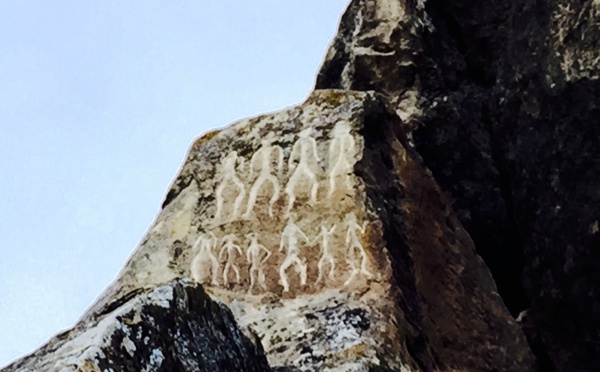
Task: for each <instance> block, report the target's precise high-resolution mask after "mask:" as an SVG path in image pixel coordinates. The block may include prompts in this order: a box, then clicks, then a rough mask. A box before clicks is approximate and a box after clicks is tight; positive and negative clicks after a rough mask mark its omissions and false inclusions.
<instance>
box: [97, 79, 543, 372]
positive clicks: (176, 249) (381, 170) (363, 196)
mask: <svg viewBox="0 0 600 372" xmlns="http://www.w3.org/2000/svg"><path fill="white" fill-rule="evenodd" d="M399 121H400V119H399V118H398V116H397V115H396V114H395V112H394V110H392V109H390V108H389V106H388V104H387V102H386V101H385V100H384V99H383V98H382V97H381V96H378V95H377V94H374V93H361V92H352V91H335V90H326V91H315V92H313V94H312V95H311V96H310V97H309V98H308V100H307V101H306V102H304V103H303V104H301V105H298V106H296V107H293V108H290V109H288V110H284V111H281V112H277V113H274V114H269V115H265V116H261V117H257V118H253V119H248V120H243V121H241V122H238V123H235V124H233V125H231V126H230V127H227V128H225V129H223V130H221V131H219V132H212V133H208V134H206V135H204V136H203V137H201V138H199V139H198V140H197V141H196V142H195V143H194V144H193V146H192V147H191V149H190V152H189V154H188V158H187V160H186V162H185V164H184V166H183V168H182V170H181V172H180V174H179V176H178V177H177V179H176V180H175V181H174V183H173V187H172V188H171V190H170V191H169V192H168V195H167V199H166V200H165V202H164V205H163V210H162V212H161V213H160V214H159V216H158V217H157V219H156V221H155V224H154V226H153V227H152V228H151V229H150V230H149V232H148V234H147V236H146V237H145V239H144V240H143V242H142V243H141V245H140V247H138V249H137V250H136V252H135V253H134V254H133V256H132V257H131V259H130V261H129V262H128V263H127V265H126V266H125V268H124V269H123V271H122V273H121V275H120V277H119V279H118V280H117V281H116V282H115V283H114V285H113V286H112V287H111V288H109V289H108V290H107V292H106V293H105V294H104V295H103V296H102V297H101V298H100V300H99V301H98V302H97V303H96V304H95V306H94V307H93V308H92V309H91V310H90V312H89V313H88V315H87V316H88V317H89V318H90V319H94V318H95V316H96V315H95V314H102V313H105V312H107V311H110V310H109V309H110V308H111V307H113V306H114V305H113V303H114V302H115V301H117V300H118V299H119V298H122V297H123V296H124V295H125V294H127V293H130V292H131V291H135V290H136V289H138V288H148V287H154V286H157V285H160V284H161V283H162V282H165V281H168V280H171V279H172V278H174V277H179V276H182V277H192V278H194V279H195V280H197V281H198V282H200V283H202V285H203V286H204V288H205V289H206V291H207V292H208V293H210V294H211V296H213V297H214V298H217V299H219V300H220V301H222V302H224V303H225V304H227V305H228V306H229V307H230V308H231V310H232V312H233V314H234V315H235V318H236V320H237V322H238V323H239V324H240V326H241V327H243V328H244V329H245V330H247V331H248V332H249V334H256V335H257V336H258V338H260V340H261V342H262V345H263V347H264V350H265V353H266V355H267V358H268V360H269V363H270V365H271V366H272V367H273V368H288V369H289V370H301V371H315V370H320V371H321V370H322V371H363V370H378V371H432V370H473V371H475V370H481V371H484V370H494V369H499V370H503V371H527V370H531V368H532V363H533V359H532V356H531V354H530V352H529V349H528V347H527V344H526V341H525V337H524V335H523V334H522V332H521V330H520V329H519V327H518V325H517V323H516V322H515V321H514V319H513V318H512V317H511V316H510V314H509V313H508V311H507V310H506V308H505V307H504V305H503V303H502V301H501V299H500V297H499V296H498V295H497V293H496V288H495V285H494V282H493V281H492V279H491V276H490V274H489V272H488V271H487V268H486V267H485V265H484V264H483V262H482V261H481V259H480V258H479V257H478V256H477V255H476V253H475V251H474V248H473V245H472V242H471V240H470V238H469V237H468V235H467V234H466V232H465V231H464V230H463V229H462V227H461V225H460V223H459V222H458V221H457V219H456V218H455V217H454V215H453V213H452V211H451V209H450V207H449V205H448V203H447V202H446V201H445V199H444V196H443V195H442V193H441V192H440V190H439V188H438V187H437V185H436V183H435V181H434V179H433V177H432V176H431V174H430V173H429V172H428V171H427V170H426V169H425V168H424V167H423V165H422V161H421V159H420V157H419V156H418V155H417V154H416V152H415V151H414V149H412V148H411V146H410V145H409V144H408V142H407V141H406V139H404V138H403V135H402V132H400V131H395V128H397V126H398V124H399Z"/></svg>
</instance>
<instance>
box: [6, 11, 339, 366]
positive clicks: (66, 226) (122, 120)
mask: <svg viewBox="0 0 600 372" xmlns="http://www.w3.org/2000/svg"><path fill="white" fill-rule="evenodd" d="M347 3H348V0H327V1H322V0H303V1H281V0H270V1H267V0H254V1H239V0H238V1H233V0H196V1H191V0H182V1H177V2H173V1H155V0H143V1H140V0H136V1H133V0H131V1H86V0H61V1H53V2H50V1H42V0H28V1H17V0H13V1H9V0H0V48H1V49H0V366H2V365H5V364H6V363H8V362H10V361H11V360H13V359H15V358H16V357H18V356H20V355H22V354H25V353H28V352H31V351H33V350H34V349H35V348H36V347H38V346H39V345H41V344H42V343H44V342H45V341H46V340H47V339H49V338H50V337H51V336H53V335H54V334H55V333H57V332H59V331H61V330H63V329H65V328H68V327H70V326H71V325H73V323H74V322H75V321H76V320H77V318H78V317H79V316H80V315H81V314H82V313H83V311H84V310H85V308H86V307H88V306H89V305H90V304H91V303H92V302H93V301H94V299H95V298H96V296H98V295H99V294H100V293H101V292H102V290H103V289H104V288H105V287H106V286H107V285H109V284H110V282H111V281H112V280H114V278H115V276H116V275H117V273H118V272H119V270H120V269H121V267H122V266H123V264H124V262H125V260H126V259H127V257H128V256H129V254H130V253H131V252H132V250H133V249H134V248H135V246H136V245H137V243H138V241H139V240H140V239H141V237H142V236H143V234H144V233H145V231H146V229H147V228H148V227H149V225H150V223H151V222H152V221H153V219H154V217H155V215H156V213H157V212H158V210H159V207H160V204H161V203H162V199H163V197H164V194H165V192H166V190H167V187H168V186H169V185H170V183H171V181H172V179H173V177H174V176H175V175H176V173H177V171H178V169H179V167H180V166H181V163H182V161H183V159H184V156H185V154H186V152H187V149H188V146H189V145H190V144H191V143H192V141H193V139H194V138H195V137H197V136H198V135H200V134H202V133H203V132H205V131H207V130H209V129H211V128H215V127H220V126H224V125H227V124H229V123H231V122H233V121H236V120H238V119H242V118H245V117H249V116H253V115H256V114H260V113H265V112H269V111H274V110H278V109H281V108H283V107H286V106H290V105H294V104H296V103H299V102H301V101H302V100H303V99H304V98H305V97H306V96H307V95H308V93H309V92H310V90H311V88H312V86H313V83H314V79H315V74H316V72H317V70H318V67H319V65H320V63H321V61H322V59H323V57H324V55H325V51H326V49H327V46H328V44H329V42H330V41H331V39H332V38H333V36H334V34H335V31H336V28H337V23H338V20H339V17H340V16H341V14H342V12H343V10H344V8H345V6H346V5H347Z"/></svg>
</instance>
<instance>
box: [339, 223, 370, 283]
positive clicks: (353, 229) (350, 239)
mask: <svg viewBox="0 0 600 372" xmlns="http://www.w3.org/2000/svg"><path fill="white" fill-rule="evenodd" d="M346 224H347V225H348V231H347V232H346V248H348V256H347V257H346V261H347V262H348V265H349V266H350V269H351V272H350V277H349V278H348V279H347V280H346V282H345V283H344V285H345V286H347V285H348V284H350V282H352V280H353V279H354V277H355V276H356V275H357V274H359V273H362V274H363V275H365V276H366V277H367V278H371V277H372V276H373V274H371V273H370V272H369V270H367V263H368V261H369V260H368V258H367V253H366V252H365V249H364V248H363V246H362V244H361V242H360V240H359V239H358V236H357V235H356V234H357V232H360V233H361V235H362V234H364V233H365V229H366V227H367V223H366V222H364V223H363V224H362V226H361V225H359V224H358V222H357V221H356V215H355V214H354V213H349V214H347V215H346ZM357 251H358V255H359V256H360V257H357V254H356V253H357ZM359 258H360V268H359V266H358V264H357V262H358V260H359Z"/></svg>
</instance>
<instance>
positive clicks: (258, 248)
mask: <svg viewBox="0 0 600 372" xmlns="http://www.w3.org/2000/svg"><path fill="white" fill-rule="evenodd" d="M246 236H247V237H248V239H250V245H249V246H248V250H247V251H246V258H247V259H248V263H249V264H250V288H248V293H252V288H253V287H254V281H255V279H254V277H255V274H257V276H258V284H259V285H260V286H261V288H262V289H264V290H266V289H267V285H266V284H265V273H264V271H263V264H264V263H265V262H266V261H267V260H268V259H269V257H271V251H270V250H268V249H267V248H266V247H265V246H264V245H262V244H260V243H259V242H258V235H257V234H256V233H250V234H247V235H246ZM261 252H265V256H264V257H263V258H262V259H261Z"/></svg>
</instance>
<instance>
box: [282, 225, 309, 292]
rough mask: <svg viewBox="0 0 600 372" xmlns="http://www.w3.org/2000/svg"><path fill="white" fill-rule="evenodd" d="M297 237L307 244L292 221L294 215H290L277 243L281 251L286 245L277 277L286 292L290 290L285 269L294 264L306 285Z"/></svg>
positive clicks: (301, 232) (304, 236)
mask: <svg viewBox="0 0 600 372" xmlns="http://www.w3.org/2000/svg"><path fill="white" fill-rule="evenodd" d="M299 238H302V239H304V241H305V242H306V243H307V244H308V243H309V239H308V237H307V236H306V234H304V232H303V231H302V230H300V228H299V227H298V226H297V225H296V224H295V223H294V216H293V215H291V216H290V218H289V220H288V223H287V225H286V226H285V228H284V229H283V231H282V233H281V242H280V243H279V251H280V252H281V251H282V250H283V248H284V247H287V252H286V256H285V258H284V259H283V262H282V263H281V266H280V267H279V278H280V280H281V285H282V286H283V291H284V292H288V291H289V290H290V284H289V282H288V277H287V275H286V273H285V272H286V270H287V269H288V268H289V267H290V266H292V265H295V269H296V272H298V273H299V274H300V283H301V284H302V285H306V264H305V263H304V262H303V261H302V260H301V259H300V257H299V254H300V248H299V247H298V240H299Z"/></svg>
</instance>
